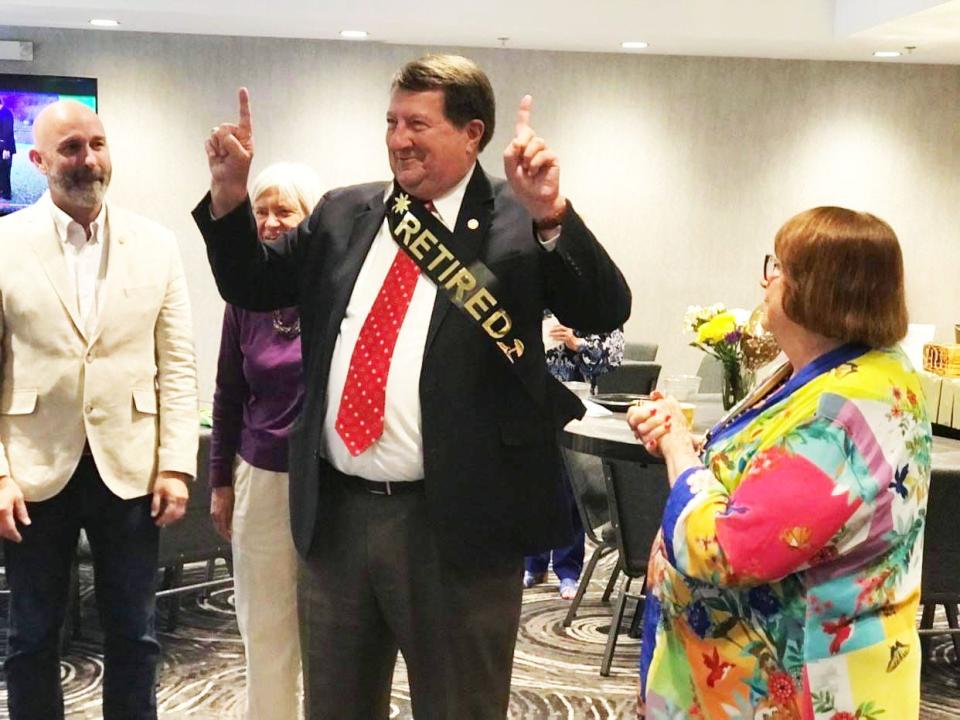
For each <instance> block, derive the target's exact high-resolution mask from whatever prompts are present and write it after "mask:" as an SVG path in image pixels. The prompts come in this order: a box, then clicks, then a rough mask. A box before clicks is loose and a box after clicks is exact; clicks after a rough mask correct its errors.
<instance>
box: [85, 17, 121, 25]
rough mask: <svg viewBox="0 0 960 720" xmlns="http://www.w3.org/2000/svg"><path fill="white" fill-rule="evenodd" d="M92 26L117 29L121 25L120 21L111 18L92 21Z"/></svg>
mask: <svg viewBox="0 0 960 720" xmlns="http://www.w3.org/2000/svg"><path fill="white" fill-rule="evenodd" d="M90 24H91V25H93V26H94V27H116V26H117V25H119V24H120V21H119V20H112V19H111V18H94V19H93V20H91V21H90Z"/></svg>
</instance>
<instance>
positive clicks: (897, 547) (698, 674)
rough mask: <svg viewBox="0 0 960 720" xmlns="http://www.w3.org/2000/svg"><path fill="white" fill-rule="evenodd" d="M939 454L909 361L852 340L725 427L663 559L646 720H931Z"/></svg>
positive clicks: (646, 653)
mask: <svg viewBox="0 0 960 720" xmlns="http://www.w3.org/2000/svg"><path fill="white" fill-rule="evenodd" d="M931 443H932V439H931V429H930V423H929V421H928V419H927V413H926V409H925V406H924V401H923V397H922V391H921V388H920V384H919V380H918V378H917V376H916V374H915V373H914V371H913V369H912V367H911V366H910V363H909V361H908V360H907V359H906V357H905V356H904V355H903V353H902V352H901V351H900V350H899V349H888V350H875V351H868V350H867V349H866V348H863V347H857V346H850V345H848V346H844V347H841V348H838V349H837V350H834V351H832V352H830V353H827V354H826V355H824V356H822V357H820V358H818V359H817V360H815V361H813V362H812V363H810V364H809V365H807V366H806V367H804V368H803V369H801V371H800V372H799V373H797V374H796V375H794V376H793V377H792V378H791V379H790V380H789V381H787V383H786V384H784V385H783V386H781V387H780V388H779V389H778V390H776V391H775V392H773V393H772V394H771V395H769V396H768V397H767V398H766V399H765V400H764V401H762V402H761V403H760V404H758V405H756V406H754V407H753V408H751V409H750V410H749V411H748V412H746V413H745V414H744V415H742V416H741V417H740V418H738V419H737V420H736V421H734V422H733V423H732V424H730V425H729V426H727V427H725V428H722V429H720V430H719V431H718V432H717V433H716V434H715V435H714V436H713V437H712V438H711V439H710V441H709V443H708V445H707V447H706V450H705V452H704V456H703V461H704V466H703V467H700V468H693V469H691V470H688V471H686V472H684V473H683V474H681V475H680V477H678V478H677V480H676V482H675V484H674V487H673V489H672V490H671V494H670V497H669V499H668V501H667V506H666V508H665V511H664V517H663V525H662V528H661V536H660V538H659V539H658V542H657V544H656V545H655V547H654V551H653V552H652V554H651V560H650V570H649V577H648V582H649V588H650V592H649V593H648V601H647V605H646V608H645V615H644V647H643V649H642V657H641V680H642V683H643V689H644V693H645V703H646V713H647V714H646V717H647V720H659V719H660V718H670V720H674V718H703V719H707V718H709V719H710V720H720V719H721V718H723V719H732V718H751V719H753V718H778V719H794V718H795V719H797V720H801V719H802V720H854V718H858V719H860V720H870V719H875V720H895V719H896V720H900V719H903V720H906V719H908V718H916V717H918V715H919V703H920V647H919V640H918V636H917V631H916V624H915V623H916V611H917V606H918V602H919V596H920V562H921V554H922V552H921V551H922V538H923V527H924V517H925V514H926V503H927V491H928V486H929V479H930V450H931Z"/></svg>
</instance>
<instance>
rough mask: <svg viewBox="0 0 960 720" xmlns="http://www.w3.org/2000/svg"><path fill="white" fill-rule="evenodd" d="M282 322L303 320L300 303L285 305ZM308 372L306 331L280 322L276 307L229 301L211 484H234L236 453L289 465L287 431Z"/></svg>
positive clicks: (282, 468)
mask: <svg viewBox="0 0 960 720" xmlns="http://www.w3.org/2000/svg"><path fill="white" fill-rule="evenodd" d="M279 318H280V321H281V322H280V324H281V325H282V326H284V327H293V326H294V325H296V324H297V323H298V322H299V312H298V310H297V308H292V307H291V308H284V309H282V310H280V311H279ZM302 401H303V376H302V371H301V368H300V335H299V333H297V334H296V336H295V337H290V336H289V334H284V333H282V332H281V331H279V330H278V329H277V328H276V327H275V326H274V313H273V312H253V311H250V310H242V309H240V308H238V307H234V306H233V305H229V304H228V305H227V308H226V310H225V312H224V314H223V335H222V337H221V339H220V359H219V362H218V364H217V389H216V391H215V392H214V395H213V434H212V436H211V439H210V484H211V485H212V486H213V487H225V486H229V485H233V464H234V458H235V456H236V455H239V456H240V457H241V458H243V459H244V460H245V461H246V462H248V463H250V464H251V465H253V466H254V467H258V468H262V469H263V470H272V471H274V472H286V471H287V436H288V435H289V433H290V426H291V425H292V424H293V422H294V420H296V419H297V416H298V415H299V414H300V405H301V403H302Z"/></svg>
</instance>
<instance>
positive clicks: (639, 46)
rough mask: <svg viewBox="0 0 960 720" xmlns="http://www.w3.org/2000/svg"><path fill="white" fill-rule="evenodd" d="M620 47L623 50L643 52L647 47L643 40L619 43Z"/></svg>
mask: <svg viewBox="0 0 960 720" xmlns="http://www.w3.org/2000/svg"><path fill="white" fill-rule="evenodd" d="M620 47H622V48H624V49H625V50H643V49H644V48H646V47H649V46H648V45H647V43H645V42H644V41H643V40H625V41H624V42H622V43H620Z"/></svg>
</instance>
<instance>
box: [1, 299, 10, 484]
mask: <svg viewBox="0 0 960 720" xmlns="http://www.w3.org/2000/svg"><path fill="white" fill-rule="evenodd" d="M3 333H4V327H3V294H2V293H0V393H2V392H3V372H2V368H3ZM9 474H10V463H9V461H8V460H7V449H6V448H5V447H4V446H3V441H0V477H4V476H6V475H9Z"/></svg>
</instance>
